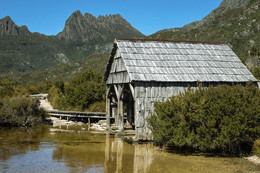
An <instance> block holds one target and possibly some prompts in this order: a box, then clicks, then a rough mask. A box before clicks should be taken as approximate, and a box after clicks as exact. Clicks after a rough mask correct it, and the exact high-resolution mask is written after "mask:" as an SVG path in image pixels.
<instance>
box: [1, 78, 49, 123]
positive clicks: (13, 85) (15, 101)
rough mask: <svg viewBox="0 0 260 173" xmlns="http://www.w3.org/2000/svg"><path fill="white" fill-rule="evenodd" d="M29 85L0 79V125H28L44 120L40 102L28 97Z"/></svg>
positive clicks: (44, 114) (44, 116) (44, 113)
mask: <svg viewBox="0 0 260 173" xmlns="http://www.w3.org/2000/svg"><path fill="white" fill-rule="evenodd" d="M31 87H32V86H26V87H22V86H19V85H17V82H12V81H8V80H3V81H0V126H15V127H21V126H26V127H28V126H35V125H37V124H42V123H43V122H44V120H45V118H46V116H47V114H46V112H45V111H44V110H43V109H42V108H40V102H39V101H38V100H37V99H32V98H29V97H28V93H29V92H30V88H31Z"/></svg>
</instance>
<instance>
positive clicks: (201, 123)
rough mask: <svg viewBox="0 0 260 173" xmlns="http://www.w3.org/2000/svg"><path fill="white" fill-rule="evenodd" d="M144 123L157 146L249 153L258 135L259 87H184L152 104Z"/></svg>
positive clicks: (259, 114)
mask: <svg viewBox="0 0 260 173" xmlns="http://www.w3.org/2000/svg"><path fill="white" fill-rule="evenodd" d="M155 112H156V114H153V115H152V116H151V117H150V118H149V119H148V123H149V126H150V129H151V131H152V133H153V135H154V138H155V141H156V143H157V144H158V145H160V146H164V145H167V146H173V147H178V148H182V149H183V148H186V149H192V150H196V151H202V152H217V153H223V154H241V153H247V152H250V151H251V149H252V145H253V143H254V141H255V140H256V139H257V138H259V137H260V123H259V122H260V90H259V89H258V88H257V87H255V86H253V85H248V86H246V87H243V86H241V85H235V86H228V85H221V86H218V87H215V88H214V87H209V88H208V89H203V88H201V87H200V88H199V89H198V90H195V91H194V90H191V89H189V90H187V91H186V92H185V93H184V94H180V95H178V96H174V97H172V98H171V99H169V100H168V101H166V102H162V103H160V102H158V103H155Z"/></svg>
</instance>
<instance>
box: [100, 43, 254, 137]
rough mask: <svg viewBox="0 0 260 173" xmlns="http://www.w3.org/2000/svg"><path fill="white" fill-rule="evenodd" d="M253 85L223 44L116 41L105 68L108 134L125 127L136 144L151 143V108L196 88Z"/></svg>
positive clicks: (241, 66)
mask: <svg viewBox="0 0 260 173" xmlns="http://www.w3.org/2000/svg"><path fill="white" fill-rule="evenodd" d="M250 80H251V81H253V82H255V83H256V82H257V79H256V78H255V77H254V76H253V75H252V74H251V73H250V71H249V70H248V69H247V68H246V67H245V65H244V64H243V63H242V62H241V61H240V60H239V58H238V57H237V56H236V54H235V53H234V52H233V51H232V50H231V48H230V47H229V46H228V45H226V44H214V43H199V42H196V43H195V42H171V41H152V40H126V39H116V40H115V42H114V48H113V50H112V52H111V56H110V59H109V62H108V64H107V67H106V72H105V76H104V81H105V82H106V105H107V108H106V113H107V128H110V117H114V118H115V124H116V125H117V126H118V128H119V130H120V131H123V130H124V114H125V113H126V114H127V123H128V125H131V126H132V128H133V129H135V138H136V139H137V140H150V139H151V138H152V135H151V132H150V130H149V129H148V127H147V122H146V118H147V117H149V116H150V115H151V113H152V112H153V111H154V102H156V101H165V100H167V99H168V98H170V97H171V96H173V95H177V94H179V93H182V92H184V91H185V90H186V89H187V88H188V87H189V86H190V87H191V88H196V87H197V82H198V81H200V82H201V83H202V84H203V86H206V87H207V86H209V85H214V86H216V85H218V84H223V83H230V84H232V83H245V82H248V81H250Z"/></svg>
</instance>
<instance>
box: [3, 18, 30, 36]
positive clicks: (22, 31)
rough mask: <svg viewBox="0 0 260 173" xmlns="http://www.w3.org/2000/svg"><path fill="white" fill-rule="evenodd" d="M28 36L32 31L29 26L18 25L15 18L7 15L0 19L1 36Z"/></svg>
mask: <svg viewBox="0 0 260 173" xmlns="http://www.w3.org/2000/svg"><path fill="white" fill-rule="evenodd" d="M4 35H8V36H28V35H31V32H30V31H29V30H28V28H27V26H25V25H22V26H20V27H19V26H17V25H16V24H15V23H14V22H13V20H12V19H11V18H10V17H9V16H6V17H5V18H3V19H0V36H4Z"/></svg>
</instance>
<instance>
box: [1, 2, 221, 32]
mask: <svg viewBox="0 0 260 173" xmlns="http://www.w3.org/2000/svg"><path fill="white" fill-rule="evenodd" d="M221 1H222V0H198V1H196V0H127V1H126V0H0V18H4V17H5V16H10V17H11V18H12V19H13V21H14V22H15V23H16V24H17V25H19V26H21V25H26V26H27V27H28V28H29V30H30V31H31V32H39V33H42V34H46V35H56V34H57V33H59V32H61V31H62V30H63V28H64V25H65V22H66V20H67V19H68V18H69V16H70V15H71V14H72V13H73V12H74V11H76V10H80V11H81V13H82V14H84V13H86V12H87V13H91V14H93V15H94V16H96V17H97V16H99V15H106V14H121V15H122V16H123V17H124V18H125V19H126V20H127V21H128V22H129V23H131V24H132V26H133V27H135V28H136V29H138V30H139V31H141V32H142V33H143V34H145V35H150V34H153V33H155V32H157V31H159V30H162V29H168V28H176V27H182V26H183V25H185V24H188V23H190V22H193V21H195V20H201V19H202V18H203V17H205V16H206V15H207V14H208V13H210V12H211V11H212V10H214V9H215V8H217V7H218V5H219V4H220V3H221Z"/></svg>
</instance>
